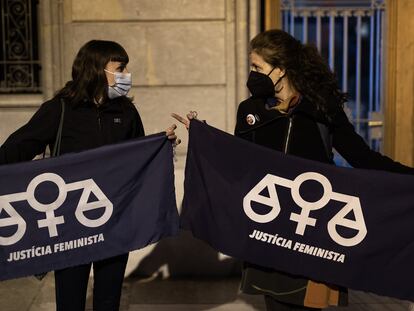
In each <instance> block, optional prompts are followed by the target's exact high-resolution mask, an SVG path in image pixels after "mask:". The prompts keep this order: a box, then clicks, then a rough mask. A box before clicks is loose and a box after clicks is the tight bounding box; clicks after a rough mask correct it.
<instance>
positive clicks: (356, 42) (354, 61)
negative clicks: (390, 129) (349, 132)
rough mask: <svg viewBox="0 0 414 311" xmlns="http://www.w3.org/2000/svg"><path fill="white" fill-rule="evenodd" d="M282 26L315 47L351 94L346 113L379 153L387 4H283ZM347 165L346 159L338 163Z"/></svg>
mask: <svg viewBox="0 0 414 311" xmlns="http://www.w3.org/2000/svg"><path fill="white" fill-rule="evenodd" d="M280 3H281V14H282V16H281V17H282V20H281V24H282V28H283V30H285V31H287V32H289V33H290V34H291V35H293V36H295V37H296V38H297V39H299V40H301V41H302V43H309V42H310V43H313V44H315V45H316V46H317V48H318V50H319V52H320V53H321V54H322V56H323V57H324V58H325V59H326V60H327V62H328V63H329V66H330V67H331V69H332V70H333V71H334V72H335V73H336V76H337V77H338V81H339V84H340V87H341V88H342V90H343V91H344V92H347V93H348V94H349V101H348V103H347V104H346V107H345V110H346V111H347V113H348V116H349V118H350V120H351V121H352V123H353V124H354V126H355V128H356V131H357V132H358V133H359V134H360V135H361V136H362V137H363V138H364V139H365V140H366V141H367V142H368V144H369V145H370V146H371V148H373V149H374V150H380V149H381V143H382V120H383V113H382V111H383V109H382V103H383V98H382V95H383V94H382V89H383V88H382V84H383V82H382V76H383V75H382V59H383V36H382V35H383V21H384V14H385V12H384V11H385V0H332V1H326V0H325V1H321V0H319V1H318V0H281V1H280ZM336 162H337V163H338V164H340V165H344V164H345V163H344V160H343V159H340V158H339V157H338V158H337V161H336Z"/></svg>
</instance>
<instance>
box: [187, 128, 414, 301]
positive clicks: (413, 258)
mask: <svg viewBox="0 0 414 311" xmlns="http://www.w3.org/2000/svg"><path fill="white" fill-rule="evenodd" d="M413 223H414V176H408V175H400V174H393V173H387V172H381V171H375V170H361V169H352V168H340V167H335V166H333V165H327V164H323V163H319V162H314V161H309V160H305V159H302V158H298V157H294V156H289V155H285V154H283V153H280V152H276V151H273V150H271V149H268V148H264V147H261V146H258V145H255V144H252V143H250V142H247V141H244V140H242V139H239V138H237V137H234V136H232V135H229V134H227V133H224V132H222V131H219V130H217V129H215V128H213V127H210V126H208V125H205V124H203V123H201V122H198V121H192V122H191V126H190V141H189V148H188V155H187V163H186V171H185V197H184V202H183V211H182V214H181V226H182V227H183V228H184V229H188V230H191V231H192V233H193V235H194V236H195V237H197V238H200V239H202V240H204V241H206V242H207V243H209V244H210V245H211V246H212V247H214V248H215V249H217V250H219V251H220V252H222V253H224V254H227V255H230V256H233V257H236V258H240V259H242V260H245V261H248V262H251V263H255V264H258V265H261V266H264V267H270V268H274V269H276V270H280V271H284V272H288V273H291V274H294V275H298V276H305V277H307V278H310V279H313V280H316V281H322V282H327V283H330V284H336V285H341V286H345V287H348V288H353V289H357V290H363V291H370V292H373V293H377V294H380V295H386V296H391V297H396V298H401V299H409V300H413V301H414V287H413V286H412V283H413V274H411V273H410V271H411V270H412V264H413V262H414V238H413V237H414V225H413Z"/></svg>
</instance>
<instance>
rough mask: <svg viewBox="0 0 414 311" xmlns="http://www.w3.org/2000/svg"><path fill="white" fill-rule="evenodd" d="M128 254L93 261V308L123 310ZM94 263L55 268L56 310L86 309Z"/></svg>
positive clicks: (82, 310)
mask: <svg viewBox="0 0 414 311" xmlns="http://www.w3.org/2000/svg"><path fill="white" fill-rule="evenodd" d="M127 261H128V254H124V255H120V256H116V257H111V258H108V259H104V260H100V261H95V262H94V263H93V273H94V286H93V310H94V311H116V310H119V303H120V300H121V292H122V282H123V280H124V273H125V268H126V264H127ZM91 265H92V264H91V263H89V264H86V265H81V266H76V267H70V268H66V269H63V270H57V271H55V287H56V310H57V311H84V310H85V303H86V290H87V288H88V280H89V273H90V270H91Z"/></svg>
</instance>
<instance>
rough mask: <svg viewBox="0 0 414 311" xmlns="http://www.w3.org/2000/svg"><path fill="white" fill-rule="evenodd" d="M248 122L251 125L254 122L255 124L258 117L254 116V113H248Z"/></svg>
mask: <svg viewBox="0 0 414 311" xmlns="http://www.w3.org/2000/svg"><path fill="white" fill-rule="evenodd" d="M246 122H247V124H249V125H253V124H255V123H256V118H255V117H254V115H252V114H248V115H247V116H246Z"/></svg>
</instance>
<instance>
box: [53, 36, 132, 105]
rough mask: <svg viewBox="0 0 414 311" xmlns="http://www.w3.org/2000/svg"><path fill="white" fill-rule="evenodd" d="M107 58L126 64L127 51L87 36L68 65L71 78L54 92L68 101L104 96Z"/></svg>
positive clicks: (101, 97) (118, 45)
mask: <svg viewBox="0 0 414 311" xmlns="http://www.w3.org/2000/svg"><path fill="white" fill-rule="evenodd" d="M109 61H114V62H121V63H124V64H127V63H128V61H129V57H128V54H127V53H126V51H125V50H124V48H123V47H122V46H121V45H120V44H118V43H116V42H113V41H104V40H91V41H89V42H87V43H86V44H85V45H83V46H82V47H81V48H80V50H79V52H78V54H77V55H76V57H75V60H74V61H73V65H72V80H71V81H68V82H67V83H66V85H65V86H64V87H63V88H62V89H61V90H60V91H58V92H57V94H56V96H60V97H64V98H65V99H67V100H68V101H69V102H70V103H78V102H80V101H84V100H88V101H92V102H98V101H106V100H107V99H108V95H107V89H108V81H107V78H106V75H105V72H104V69H105V66H106V64H107V63H108V62H109Z"/></svg>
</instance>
